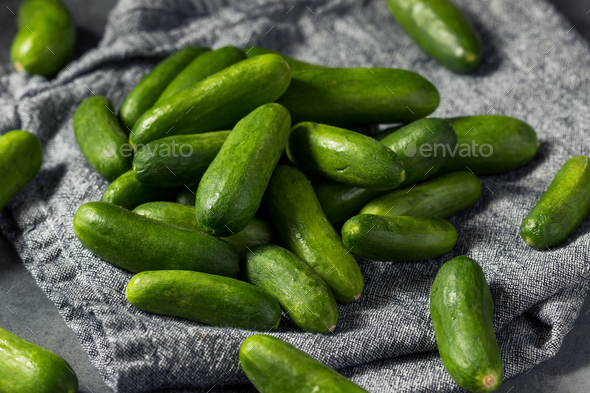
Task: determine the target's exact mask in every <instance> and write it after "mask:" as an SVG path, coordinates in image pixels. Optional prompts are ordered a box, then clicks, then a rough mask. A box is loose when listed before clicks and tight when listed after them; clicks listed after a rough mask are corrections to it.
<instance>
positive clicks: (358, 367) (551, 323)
mask: <svg viewBox="0 0 590 393" xmlns="http://www.w3.org/2000/svg"><path fill="white" fill-rule="evenodd" d="M456 3H457V4H458V5H459V6H460V7H462V9H464V10H465V12H466V13H467V14H468V15H469V17H470V18H471V19H472V20H473V21H474V23H475V25H476V26H477V29H478V30H479V31H480V33H481V35H482V37H483V39H484V42H485V50H486V56H485V62H484V64H483V66H482V67H481V69H480V70H479V71H478V72H477V73H476V74H474V75H468V76H460V75H455V74H453V73H451V72H449V71H447V70H446V69H444V68H442V67H441V66H439V65H438V64H437V63H436V62H434V61H433V60H431V59H430V58H428V57H427V56H426V55H425V54H424V53H423V52H422V51H421V50H420V49H419V48H418V47H417V46H416V45H415V44H414V43H413V42H412V41H411V39H410V38H409V37H408V36H407V35H406V34H405V33H404V32H403V30H402V29H401V28H400V27H399V26H398V25H396V23H395V22H394V21H393V19H392V17H391V16H390V14H389V11H388V9H387V7H386V4H385V1H383V0H373V1H371V0H365V1H359V0H328V1H307V2H303V1H297V0H293V1H289V2H283V1H266V0H258V1H248V2H245V1H240V0H225V1H214V0H209V1H206V0H201V1H199V0H194V1H188V0H184V1H172V0H169V1H166V0H151V1H146V2H142V3H140V2H137V1H133V0H121V1H120V3H119V4H118V5H117V6H116V8H115V9H114V10H113V12H112V13H111V15H110V18H109V22H108V26H107V28H106V32H105V36H104V38H103V40H102V41H101V43H100V45H99V47H98V48H97V49H95V50H92V51H90V52H89V53H87V54H86V55H84V56H83V57H82V58H81V59H80V60H78V61H76V62H73V63H71V64H69V70H68V69H64V70H62V71H61V73H60V74H59V76H58V77H57V78H56V79H55V80H53V81H50V82H47V81H46V80H45V79H44V78H42V77H38V76H35V77H30V76H26V75H17V74H12V75H8V76H4V77H2V78H1V79H0V132H1V133H5V132H7V131H9V130H11V129H17V128H20V129H25V130H29V131H31V132H33V133H35V134H36V135H37V136H38V137H39V138H40V140H41V142H42V144H43V146H44V148H45V161H44V163H43V167H42V169H41V171H40V173H39V174H38V175H37V177H36V178H35V179H34V180H33V182H32V183H31V184H29V185H28V186H27V187H26V188H25V189H24V190H23V191H22V192H20V193H19V194H18V195H17V196H16V197H15V198H14V199H13V200H12V201H11V202H10V203H9V204H8V206H7V208H6V209H4V211H3V212H2V213H1V214H0V223H1V224H0V227H1V229H2V231H3V233H4V234H5V235H6V236H7V237H8V238H9V239H10V240H11V241H12V242H13V243H14V245H15V247H16V249H17V251H18V253H19V255H20V256H21V258H22V260H23V261H24V263H25V265H26V267H27V268H28V269H30V271H31V273H32V274H33V276H34V277H35V279H36V281H37V283H38V284H39V286H40V287H41V288H42V289H43V291H45V293H46V294H47V296H48V297H49V298H50V299H51V300H52V301H53V302H54V303H55V305H56V307H57V308H58V309H59V312H60V313H61V315H62V316H63V318H64V319H65V321H66V323H67V324H68V326H70V327H71V328H72V329H73V330H74V331H75V332H76V334H77V335H78V337H79V339H80V343H81V345H82V346H83V347H84V349H85V350H86V351H87V352H88V355H89V356H90V359H91V360H92V362H93V363H94V364H95V365H96V367H97V368H98V369H99V370H100V373H101V375H102V377H103V378H104V379H105V381H106V383H107V384H108V385H109V386H111V387H112V388H113V389H114V390H115V391H116V392H145V391H149V390H153V389H172V388H175V389H179V388H182V389H192V390H190V391H202V392H206V391H209V390H210V389H211V387H212V386H215V387H216V389H215V390H214V391H221V390H222V388H221V386H222V385H239V384H244V383H246V382H247V379H246V378H245V376H244V374H243V372H242V371H241V368H240V365H239V362H238V356H237V354H238V348H239V346H240V343H241V342H242V341H243V340H244V339H245V338H246V337H247V336H248V335H250V334H252V333H251V332H246V331H241V330H235V329H221V328H215V327H209V326H204V325H201V324H199V323H194V322H189V321H186V320H183V319H180V318H171V317H165V316H158V315H151V314H148V313H145V312H142V311H140V310H138V309H135V308H134V307H132V306H131V305H129V304H128V303H127V302H126V299H125V294H124V290H125V286H126V283H127V281H128V280H129V278H130V277H131V274H129V273H127V272H124V271H122V270H120V269H117V268H115V267H113V266H111V265H109V264H108V263H106V262H104V261H102V260H100V259H99V258H97V257H95V256H93V255H92V254H91V253H90V252H89V251H87V250H86V249H84V248H83V247H82V246H81V245H80V243H79V242H78V241H77V239H76V237H75V235H74V232H73V230H72V218H73V215H74V212H75V211H76V208H77V207H78V206H80V205H81V204H83V203H85V202H88V201H95V200H99V199H100V197H101V194H102V192H103V190H104V189H105V188H106V186H107V182H106V181H105V180H103V179H102V178H100V176H99V175H98V174H96V173H95V171H94V170H93V169H92V167H91V166H90V165H89V164H87V163H86V161H85V160H84V157H83V156H82V154H81V152H80V150H79V149H78V147H77V145H76V141H75V139H74V134H73V129H72V116H73V113H74V110H75V108H76V106H77V105H78V104H79V103H80V102H81V101H82V100H83V99H84V98H86V97H88V96H90V95H91V94H102V95H106V96H107V97H109V98H110V99H111V100H112V102H113V104H114V105H115V106H116V107H118V106H119V105H120V104H121V102H122V100H123V98H124V97H125V95H126V94H127V93H128V92H129V91H130V90H131V88H132V87H133V86H134V85H135V84H136V83H137V82H138V81H139V80H140V78H141V77H142V76H144V75H145V74H146V73H147V72H148V71H149V69H150V68H151V67H153V66H154V65H155V64H156V63H157V62H158V61H159V60H161V59H162V58H163V57H164V56H165V55H167V54H169V53H171V52H172V51H174V50H176V49H179V48H183V47H186V46H188V45H208V46H210V47H213V48H217V47H220V46H224V45H235V46H239V47H245V46H247V45H259V46H266V47H269V48H272V49H276V50H281V51H283V52H284V53H286V54H289V55H293V56H296V57H298V58H301V59H304V60H308V61H313V62H317V63H324V64H328V65H333V66H336V65H338V66H355V67H365V66H368V67H377V66H387V67H398V68H407V69H410V70H414V71H417V72H419V73H421V74H422V75H424V76H425V77H426V78H428V79H429V80H431V81H432V82H433V83H434V84H435V85H436V86H437V87H438V89H439V90H440V93H441V97H442V99H441V104H440V107H439V109H438V110H437V111H436V112H435V114H434V115H436V116H441V117H443V116H459V115H471V114H483V113H488V112H489V113H492V114H505V115H510V116H514V117H518V118H520V119H523V120H525V121H526V122H528V123H529V124H531V125H532V126H533V128H535V129H536V130H537V132H538V135H539V139H540V141H541V147H540V149H539V153H538V155H537V157H536V158H535V159H534V160H533V161H532V162H531V163H530V164H528V165H527V166H525V167H523V168H521V169H518V170H515V171H513V172H510V173H507V174H505V175H501V176H490V177H485V178H483V179H482V180H483V186H484V187H483V190H484V191H483V195H482V198H481V200H480V201H479V202H478V203H477V204H476V205H475V206H474V207H472V208H470V209H469V210H467V211H465V212H463V213H461V214H458V215H456V216H454V217H452V218H451V219H450V221H451V222H452V223H453V224H454V225H455V226H456V227H457V230H458V233H459V241H458V243H457V246H456V247H455V248H454V249H453V251H452V252H451V253H449V254H448V255H445V256H444V257H442V258H439V259H436V260H430V261H425V262H412V263H395V264H393V263H382V262H372V261H366V260H359V264H360V266H361V269H362V272H363V275H364V277H365V291H364V293H363V296H362V297H361V299H360V300H359V301H357V302H355V303H353V304H349V305H342V306H340V312H341V318H340V322H339V325H338V328H337V329H336V331H335V332H334V333H333V334H330V335H326V336H322V335H313V334H306V333H302V332H300V331H298V330H297V329H296V328H295V327H294V326H293V325H292V324H291V323H290V322H289V320H288V319H287V318H283V321H282V322H281V325H280V327H279V329H278V331H277V332H276V333H273V334H275V335H276V336H278V337H280V338H282V339H285V340H287V341H288V342H290V343H292V344H294V345H296V346H297V347H298V348H301V349H303V350H304V351H306V352H308V353H310V354H311V355H312V356H314V357H316V358H318V359H320V360H321V361H323V362H325V363H327V364H328V365H329V366H331V367H334V368H337V369H340V370H342V372H343V373H344V374H345V375H346V376H348V377H350V378H352V379H353V380H354V381H355V382H357V383H358V384H360V385H361V386H363V387H365V388H367V389H368V390H369V391H372V392H391V391H396V392H455V391H462V390H461V389H460V388H459V387H458V386H457V385H456V384H455V383H454V382H453V381H452V380H451V378H450V377H449V376H448V375H447V374H446V373H445V372H444V369H443V366H442V363H441V361H440V358H439V356H438V354H437V353H436V344H435V340H434V332H433V329H432V322H431V320H430V318H429V311H428V306H429V303H428V295H429V290H430V287H431V284H432V282H433V280H434V277H435V274H436V272H437V270H438V268H439V267H440V266H441V264H442V263H443V262H444V261H446V260H449V259H450V258H452V257H454V256H456V255H461V254H466V255H468V256H470V257H472V258H474V259H475V260H477V261H478V262H479V263H480V264H481V265H482V267H483V269H484V271H485V274H486V277H487V280H488V282H489V283H490V287H491V289H492V293H493V296H494V302H495V318H494V326H495V328H496V331H497V335H498V340H499V343H500V348H501V352H502V358H503V361H504V365H505V376H506V377H511V376H514V375H517V374H519V373H521V372H524V371H526V370H528V369H530V368H531V367H532V366H534V365H536V364H538V363H539V362H542V361H543V360H546V359H548V358H549V357H551V356H553V355H555V354H556V352H557V351H558V350H559V347H560V345H561V343H562V340H563V338H564V336H565V335H566V334H567V332H568V331H569V330H570V329H571V328H572V326H573V322H574V320H575V318H576V316H577V314H578V312H579V309H580V307H581V305H582V301H583V298H584V296H585V293H586V289H587V287H588V277H589V276H590V266H589V260H590V255H589V251H590V247H589V242H590V234H589V233H588V232H589V230H590V222H589V221H588V220H586V221H584V223H583V224H582V225H581V227H580V228H579V229H578V230H577V231H576V232H575V233H574V235H573V236H572V237H571V239H570V240H568V241H567V243H566V244H565V245H564V246H563V247H559V248H557V249H555V250H552V251H544V252H538V251H535V250H533V249H531V248H529V247H527V246H526V245H525V243H524V242H523V241H522V240H521V239H520V236H519V234H518V231H519V225H520V222H521V220H522V219H523V217H524V216H525V215H526V214H527V212H528V211H529V210H530V209H531V208H532V207H533V206H534V204H535V202H536V201H537V199H538V198H539V197H540V196H541V194H542V192H543V191H544V190H545V189H546V188H547V186H548V185H549V183H550V182H551V179H552V178H553V176H554V175H555V173H556V172H557V170H558V169H559V167H560V166H561V165H562V164H563V163H564V162H565V161H566V160H567V159H568V158H570V157H571V156H573V155H577V154H586V155H587V154H589V153H590V152H589V146H588V142H587V141H588V139H587V131H586V126H587V124H589V123H590V119H589V116H590V115H589V114H590V111H589V110H588V109H589V108H588V104H587V99H588V91H589V89H588V70H590V53H589V51H588V47H587V45H586V43H585V42H584V41H583V40H582V39H581V38H580V37H579V36H578V35H577V34H576V32H575V31H573V30H570V27H571V26H570V25H569V24H568V23H567V22H565V21H564V19H563V18H562V17H561V16H559V15H558V14H557V13H556V11H555V10H554V9H553V8H552V7H551V6H550V5H548V4H547V3H546V2H544V1H541V0H536V1H535V0H522V1H518V2H514V1H509V0H492V1H486V2H483V1H475V0H457V1H456ZM226 389H229V388H226ZM250 389H251V388H247V387H246V388H239V387H237V388H235V389H234V388H232V390H231V391H249V390H250ZM228 391H230V390H228Z"/></svg>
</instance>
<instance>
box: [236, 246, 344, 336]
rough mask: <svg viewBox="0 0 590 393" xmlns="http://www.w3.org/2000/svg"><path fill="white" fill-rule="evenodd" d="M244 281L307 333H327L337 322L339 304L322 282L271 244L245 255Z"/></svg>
mask: <svg viewBox="0 0 590 393" xmlns="http://www.w3.org/2000/svg"><path fill="white" fill-rule="evenodd" d="M240 271H241V274H242V276H243V278H244V281H246V282H249V283H250V284H253V285H255V286H257V287H258V288H260V289H262V290H264V291H266V292H267V293H268V294H270V295H271V296H273V297H274V298H276V299H277V300H278V301H279V303H280V304H281V307H282V308H283V310H284V311H285V314H286V315H287V316H288V317H289V318H290V319H291V321H293V323H294V324H295V325H297V327H299V328H300V329H302V330H305V331H306V332H310V333H329V332H332V331H334V329H335V328H336V323H337V322H338V305H337V304H336V299H334V295H332V292H331V291H330V288H328V285H327V284H326V282H325V281H324V280H322V279H321V278H320V276H318V274H317V273H316V272H315V271H314V270H313V269H312V268H311V267H309V266H308V265H307V264H306V263H305V262H303V261H302V260H301V259H299V257H297V255H295V254H293V253H292V252H291V251H289V250H287V249H285V248H282V247H279V246H274V245H265V246H260V247H256V248H255V249H253V250H252V252H248V253H246V255H245V256H244V259H243V261H242V266H241V269H240Z"/></svg>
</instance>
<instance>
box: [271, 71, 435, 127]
mask: <svg viewBox="0 0 590 393" xmlns="http://www.w3.org/2000/svg"><path fill="white" fill-rule="evenodd" d="M439 101H440V96H439V94H438V91H437V90H436V88H435V87H434V86H433V85H432V84H431V83H430V82H428V81H427V80H426V79H424V78H423V77H421V76H420V75H418V74H416V73H414V72H411V71H406V70H396V69H392V68H371V69H367V68H326V69H320V70H305V71H298V72H294V73H293V75H292V78H291V84H290V85H289V88H288V89H287V91H286V92H285V94H283V96H282V97H281V98H279V100H278V101H277V102H278V103H280V104H282V105H284V106H285V107H286V108H287V109H288V110H289V112H291V116H292V117H293V123H298V122H300V121H313V122H317V123H325V124H332V125H345V124H380V123H409V122H411V121H414V120H417V119H420V118H422V117H425V116H428V115H429V114H430V113H432V112H433V111H434V110H435V109H436V107H437V106H438V104H439Z"/></svg>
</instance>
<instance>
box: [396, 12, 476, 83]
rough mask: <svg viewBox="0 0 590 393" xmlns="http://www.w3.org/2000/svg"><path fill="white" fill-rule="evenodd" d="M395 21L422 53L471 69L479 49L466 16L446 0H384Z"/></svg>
mask: <svg viewBox="0 0 590 393" xmlns="http://www.w3.org/2000/svg"><path fill="white" fill-rule="evenodd" d="M387 3H388V4H389V9H390V10H391V13H392V14H393V16H394V18H395V19H396V20H397V21H398V23H399V24H400V25H401V26H402V27H403V28H404V29H405V30H406V31H407V32H408V34H409V35H410V36H411V37H412V38H413V39H414V40H415V41H416V43H418V45H420V47H421V48H422V49H424V51H426V53H428V54H429V55H430V56H432V57H433V58H434V59H435V60H436V61H438V62H439V63H440V64H442V65H444V66H445V67H447V68H448V69H450V70H451V71H454V72H457V73H468V72H472V71H474V70H475V69H476V68H477V67H478V66H479V65H480V63H481V60H482V57H483V49H482V46H481V42H480V39H479V36H478V35H477V33H476V32H475V30H474V29H473V27H472V26H471V23H470V22H469V20H468V19H467V18H466V17H465V15H463V13H462V12H461V11H460V10H459V9H457V8H456V7H455V6H454V5H453V4H452V3H451V2H450V1H448V0H388V1H387Z"/></svg>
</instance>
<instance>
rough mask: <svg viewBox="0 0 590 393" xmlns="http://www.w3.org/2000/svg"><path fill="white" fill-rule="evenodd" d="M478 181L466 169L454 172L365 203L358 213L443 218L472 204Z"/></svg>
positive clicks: (479, 184) (476, 196)
mask: <svg viewBox="0 0 590 393" xmlns="http://www.w3.org/2000/svg"><path fill="white" fill-rule="evenodd" d="M480 196H481V181H480V180H479V179H478V178H477V177H476V176H475V175H473V174H471V173H469V172H453V173H449V174H448V175H444V176H441V177H438V178H436V179H433V180H430V181H428V182H425V183H422V184H418V185H417V186H414V187H407V188H402V189H399V190H395V191H392V192H390V193H389V194H385V195H383V196H381V197H379V198H377V199H374V200H372V201H371V202H369V203H367V204H366V205H365V207H363V208H362V209H361V212H360V214H378V215H383V216H390V217H395V216H415V217H439V218H444V217H448V216H452V215H453V214H457V213H459V212H460V211H462V210H465V209H467V208H469V207H470V206H472V205H473V204H474V203H475V202H477V201H478V200H479V198H480Z"/></svg>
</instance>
